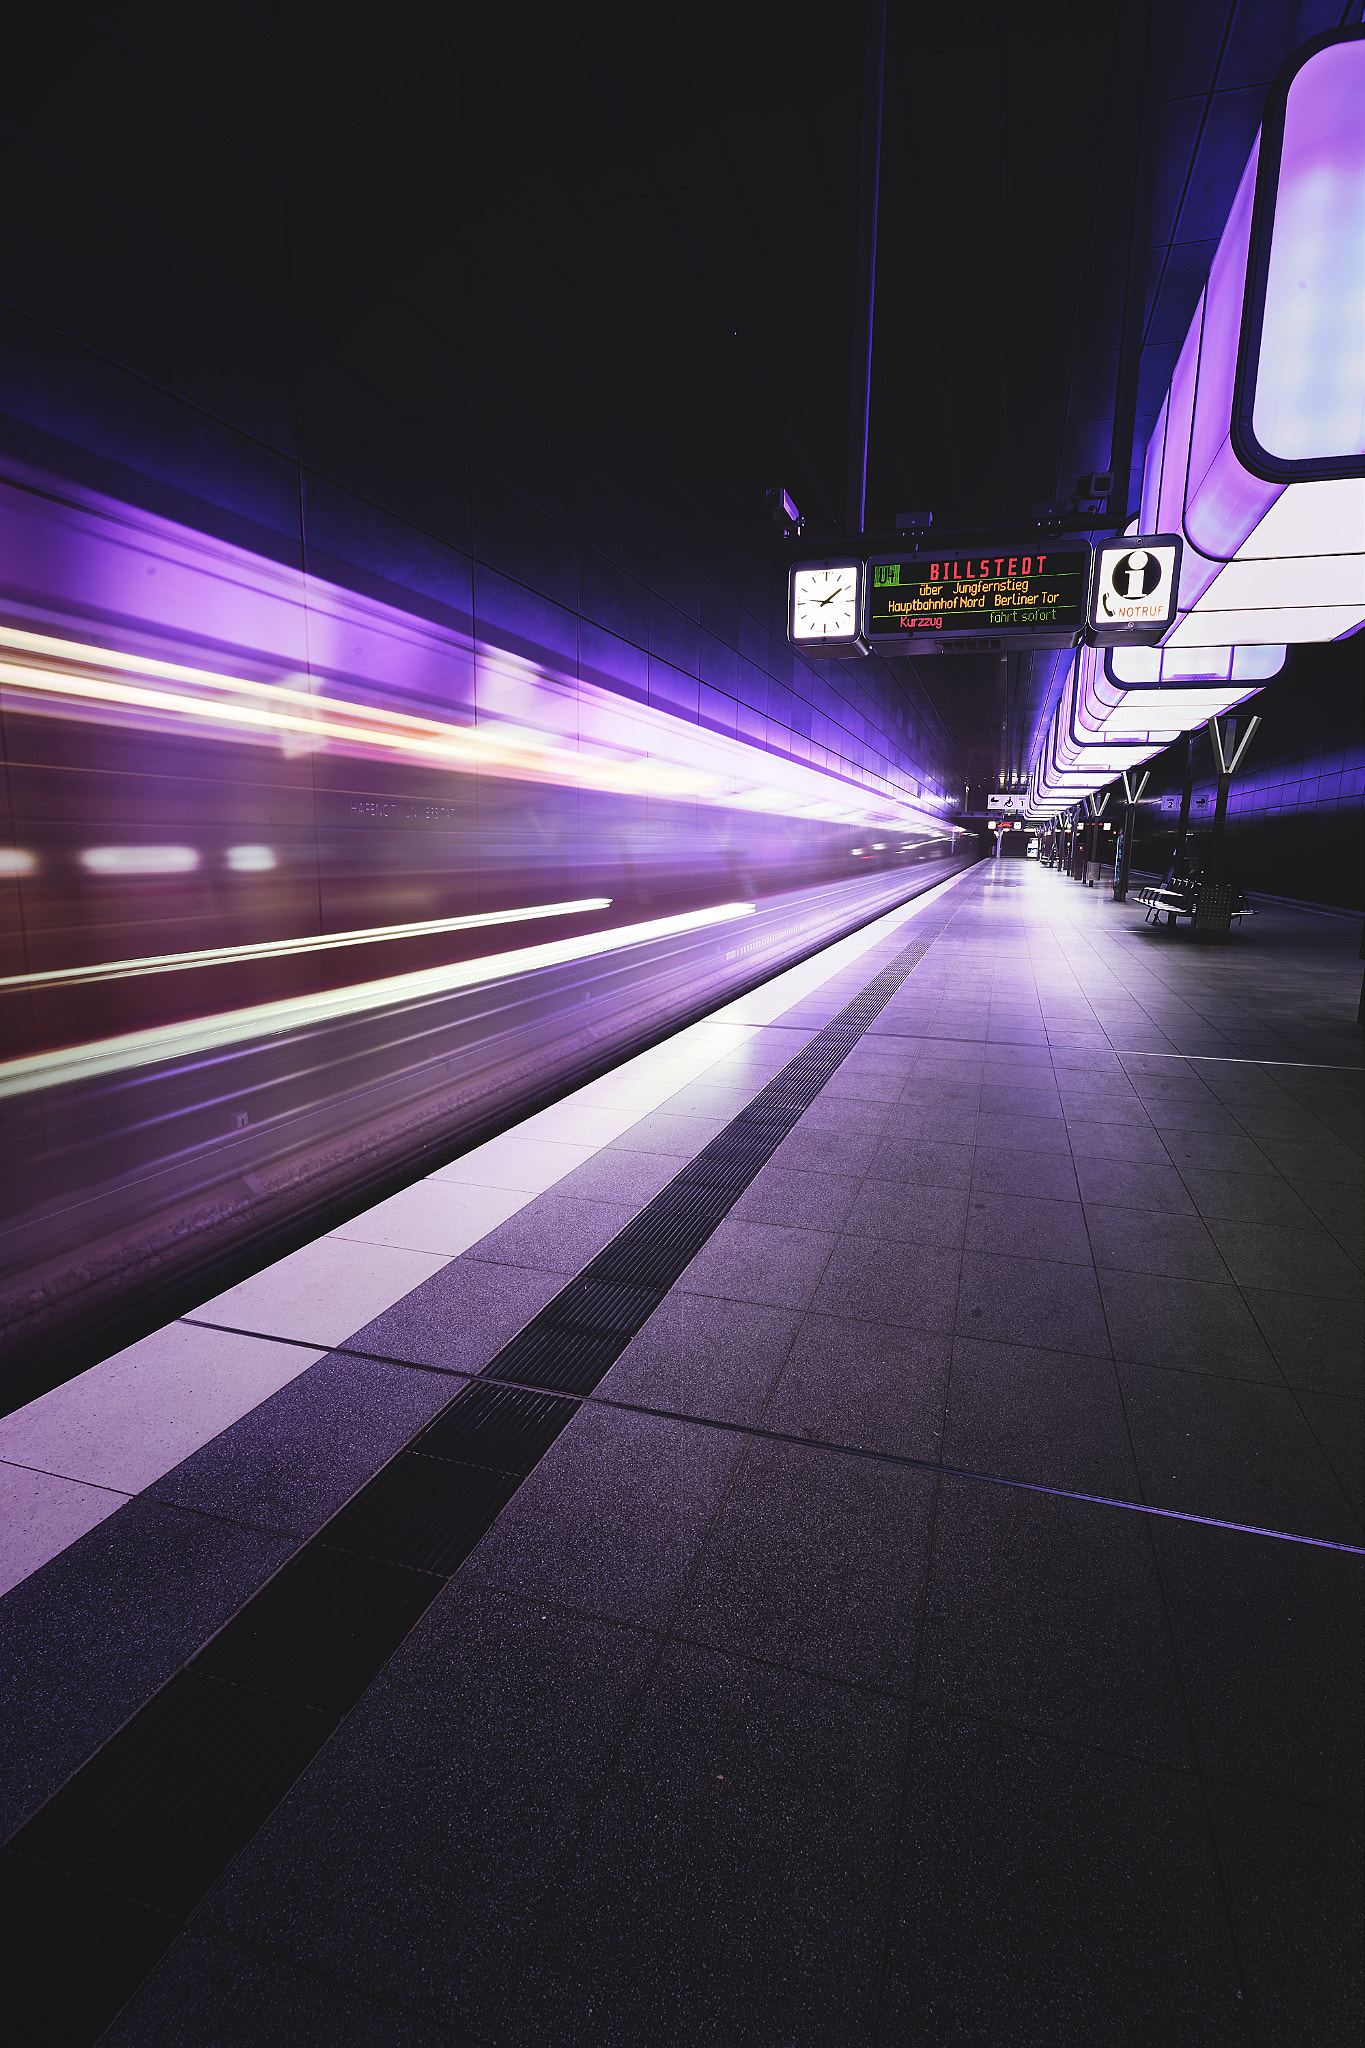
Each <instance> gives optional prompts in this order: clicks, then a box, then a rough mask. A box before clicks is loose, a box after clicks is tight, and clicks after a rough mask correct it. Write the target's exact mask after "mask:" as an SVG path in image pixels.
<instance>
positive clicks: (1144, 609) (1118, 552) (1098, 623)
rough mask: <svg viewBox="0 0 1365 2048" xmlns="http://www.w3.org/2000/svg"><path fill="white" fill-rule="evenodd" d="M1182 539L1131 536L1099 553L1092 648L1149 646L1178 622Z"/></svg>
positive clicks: (1089, 633)
mask: <svg viewBox="0 0 1365 2048" xmlns="http://www.w3.org/2000/svg"><path fill="white" fill-rule="evenodd" d="M1180 550H1181V543H1180V536H1179V535H1178V534H1174V533H1152V534H1130V535H1127V536H1126V537H1125V538H1123V539H1121V540H1116V541H1110V542H1108V543H1106V545H1105V546H1103V547H1100V548H1097V549H1096V550H1095V577H1094V582H1093V584H1092V585H1091V591H1090V616H1089V618H1088V619H1087V620H1086V631H1085V637H1086V639H1087V640H1088V641H1089V642H1090V645H1091V646H1092V647H1123V646H1133V645H1137V646H1142V645H1144V644H1147V645H1150V644H1151V643H1152V642H1154V641H1156V640H1159V639H1160V638H1161V636H1162V634H1163V633H1164V632H1165V631H1166V629H1167V627H1168V626H1170V625H1172V624H1173V623H1174V621H1175V600H1176V592H1177V591H1178V589H1179V587H1180Z"/></svg>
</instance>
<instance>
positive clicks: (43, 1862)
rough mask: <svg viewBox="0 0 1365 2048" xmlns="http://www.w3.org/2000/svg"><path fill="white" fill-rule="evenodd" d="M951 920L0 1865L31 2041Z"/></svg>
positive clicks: (685, 1256) (142, 1926) (273, 1761)
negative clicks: (29, 2013) (30, 2014)
mask: <svg viewBox="0 0 1365 2048" xmlns="http://www.w3.org/2000/svg"><path fill="white" fill-rule="evenodd" d="M947 922H948V920H947V919H946V918H944V919H942V920H941V921H940V922H939V923H937V924H936V925H935V926H934V927H933V928H932V929H931V930H929V931H926V932H921V933H920V934H919V936H918V937H917V938H916V939H915V941H914V943H913V944H911V945H910V946H907V947H906V948H905V949H904V951H903V952H901V953H900V954H899V955H898V956H897V957H896V959H895V960H894V961H892V962H891V964H890V965H889V966H888V967H885V968H883V969H882V971H881V973H879V974H877V975H876V976H874V978H873V979H872V980H871V981H870V982H869V983H868V984H867V986H866V988H864V989H863V990H861V992H860V993H859V994H858V995H857V996H855V997H854V999H853V1001H852V1002H850V1003H849V1004H848V1005H847V1006H846V1007H845V1008H844V1009H843V1010H841V1011H840V1013H839V1015H838V1016H837V1017H835V1018H834V1019H833V1021H832V1022H831V1023H830V1024H828V1025H827V1026H826V1027H825V1029H824V1030H823V1031H821V1032H820V1033H818V1035H817V1036H816V1037H815V1038H813V1039H812V1040H811V1041H810V1043H809V1044H808V1045H807V1046H805V1047H804V1048H803V1049H802V1051H800V1052H799V1053H797V1054H796V1055H795V1057H794V1058H793V1059H791V1060H790V1061H789V1062H788V1064H787V1065H786V1066H785V1067H784V1068H783V1069H782V1071H781V1073H779V1074H776V1075H774V1076H773V1078H772V1080H771V1081H769V1082H768V1083H767V1085H766V1086H765V1087H764V1088H762V1089H760V1091H759V1093H758V1094H757V1095H756V1096H755V1097H754V1098H753V1100H752V1101H751V1102H750V1103H748V1104H747V1105H746V1107H745V1108H744V1109H742V1110H741V1111H740V1112H739V1114H738V1115H737V1116H736V1117H735V1118H734V1119H733V1120H732V1121H731V1122H730V1123H729V1124H727V1126H726V1128H725V1129H724V1130H723V1131H721V1132H720V1133H719V1135H718V1136H717V1137H715V1138H713V1139H712V1141H711V1143H710V1144H709V1145H706V1146H705V1147H704V1148H703V1149H702V1150H701V1151H700V1152H699V1153H697V1155H696V1157H695V1158H693V1159H691V1160H689V1162H688V1163H687V1165H686V1166H684V1167H683V1168H682V1169H681V1171H680V1172H679V1173H678V1174H677V1175H676V1176H675V1178H674V1179H673V1180H672V1181H670V1182H669V1184H668V1186H667V1187H666V1188H664V1189H663V1190H662V1191H661V1192H660V1193H659V1194H658V1195H656V1196H655V1198H654V1200H653V1201H652V1202H650V1203H649V1204H648V1205H647V1206H646V1207H645V1208H644V1209H642V1210H641V1211H640V1213H639V1215H638V1216H636V1217H634V1218H633V1219H632V1221H631V1222H630V1223H628V1224H627V1225H626V1226H625V1228H624V1229H623V1230H622V1231H620V1232H619V1233H618V1235H617V1236H616V1237H615V1238H613V1240H612V1242H611V1243H610V1244H609V1245H607V1246H606V1247H605V1248H604V1249H603V1250H602V1251H601V1252H599V1253H598V1255H597V1257H596V1258H595V1259H593V1260H592V1261H591V1262H590V1264H589V1265H587V1266H586V1267H585V1268H584V1269H583V1271H582V1272H581V1273H579V1274H578V1275H577V1276H576V1277H575V1278H574V1279H572V1280H571V1281H570V1282H569V1283H568V1285H567V1286H566V1287H564V1288H562V1289H561V1290H560V1292H559V1293H558V1294H557V1295H556V1296H555V1299H554V1300H553V1301H552V1302H550V1303H549V1304H548V1305H547V1306H546V1307H545V1308H544V1309H542V1310H541V1312H540V1314H539V1315H538V1316H536V1317H535V1319H534V1320H533V1321H532V1322H531V1323H529V1324H528V1325H527V1326H526V1328H525V1329H524V1330H522V1331H521V1332H520V1334H519V1335H518V1336H516V1337H514V1338H513V1339H512V1341H511V1342H510V1343H509V1344H506V1345H504V1346H503V1348H502V1350H501V1351H500V1352H499V1353H498V1355H497V1357H496V1358H494V1359H493V1360H492V1362H491V1363H490V1364H489V1365H487V1366H485V1367H484V1370H483V1374H482V1375H480V1377H478V1378H476V1379H474V1380H472V1381H471V1382H469V1383H468V1384H467V1385H466V1386H465V1387H464V1388H462V1390H461V1391H460V1392H459V1393H458V1394H456V1395H455V1396H454V1397H453V1398H452V1399H451V1400H450V1401H449V1402H448V1403H447V1404H446V1406H445V1407H444V1408H443V1409H442V1410H441V1411H440V1413H439V1414H438V1415H436V1416H435V1417H434V1418H433V1419H432V1420H431V1421H430V1422H428V1423H427V1424H426V1425H425V1426H424V1427H423V1428H422V1429H421V1430H420V1431H419V1432H418V1434H417V1435H416V1436H415V1437H414V1438H413V1439H412V1441H411V1442H410V1443H409V1444H408V1445H407V1446H406V1447H405V1448H404V1449H403V1450H401V1451H400V1452H398V1453H397V1455H396V1456H395V1457H393V1458H391V1459H390V1460H389V1462H388V1464H387V1465H385V1466H384V1467H383V1468H382V1469H381V1470H380V1471H379V1472H377V1473H376V1474H375V1476H374V1478H373V1479H371V1480H370V1481H369V1483H368V1484H367V1485H366V1486H363V1487H362V1488H361V1490H360V1491H359V1493H357V1494H356V1495H355V1496H354V1497H353V1498H352V1499H351V1500H349V1501H348V1502H347V1503H346V1505H345V1507H343V1508H342V1509H340V1511H339V1512H338V1513H337V1514H335V1515H334V1516H333V1517H332V1519H331V1521H330V1522H328V1523H327V1524H326V1525H325V1526H324V1527H323V1528H322V1529H321V1530H319V1532H318V1534H317V1535H316V1536H314V1537H313V1538H312V1539H311V1541H309V1542H308V1543H306V1544H304V1545H303V1547H302V1548H301V1549H300V1550H299V1551H298V1552H296V1554H295V1555H294V1557H293V1558H292V1559H291V1560H290V1562H289V1563H288V1564H287V1565H285V1566H284V1567H283V1569H282V1570H281V1571H279V1572H278V1573H277V1574H276V1575H275V1577H274V1578H273V1579H271V1580H270V1582H269V1583H268V1584H267V1585H265V1586H263V1587H262V1588H261V1590H260V1592H258V1593H257V1594H256V1595H255V1596H254V1597H253V1598H252V1599H251V1600H249V1601H248V1602H247V1604H246V1606H245V1607H243V1608H242V1610H241V1612H240V1613H239V1614H237V1615H236V1616H235V1617H234V1618H233V1620H232V1621H230V1622H229V1623H228V1624H227V1626H226V1627H225V1628H224V1629H222V1630H221V1631H220V1633H219V1634H218V1635H217V1636H215V1637H214V1639H213V1640H212V1642H210V1643H209V1644H207V1645H206V1647H205V1648H204V1649H203V1650H201V1651H200V1652H199V1654H198V1655H197V1656H196V1657H195V1658H194V1659H193V1660H192V1662H191V1663H190V1664H189V1665H188V1666H187V1668H186V1669H184V1670H182V1671H181V1672H180V1673H179V1674H178V1675H177V1676H176V1677H175V1678H173V1679H171V1681H170V1682H169V1684H167V1685H165V1686H163V1688H162V1689H161V1691H160V1692H159V1693H158V1694H157V1695H156V1696H155V1698H154V1699H152V1700H151V1701H149V1702H148V1704H147V1705H146V1706H145V1707H144V1708H143V1709H142V1711H141V1712H140V1713H139V1714H137V1715H135V1716H134V1718H133V1719H132V1720H131V1721H130V1722H129V1723H128V1724H127V1725H126V1727H124V1728H122V1729H121V1730H120V1731H119V1733H118V1734H117V1735H115V1736H114V1737H112V1739H111V1740H110V1741H109V1742H107V1743H106V1744H105V1746H104V1748H103V1749H101V1750H100V1751H98V1753H97V1754H96V1755H95V1756H93V1757H92V1758H91V1759H90V1761H89V1762H88V1763H87V1764H85V1765H84V1767H83V1768H82V1769H81V1770H79V1771H78V1772H77V1773H76V1774H75V1776H74V1777H73V1778H71V1779H70V1780H69V1781H68V1783H67V1784H65V1785H64V1786H63V1787H62V1788H61V1790H60V1791H58V1792H56V1793H54V1794H53V1796H52V1798H51V1799H49V1800H48V1801H47V1803H46V1805H45V1806H43V1807H42V1808H41V1809H40V1810H39V1811H38V1813H36V1814H35V1815H34V1816H33V1818H32V1819H31V1820H29V1821H28V1822H27V1823H26V1824H25V1825H24V1826H23V1827H22V1828H20V1830H19V1832H18V1833H17V1834H16V1835H15V1836H14V1837H13V1838H12V1840H11V1841H10V1843H9V1845H8V1847H7V1849H5V1850H4V1851H0V1913H2V1914H3V1918H4V1919H5V1921H6V1922H7V1926H8V1930H9V1932H10V1933H11V1934H12V1935H14V1936H15V1937H16V1943H17V1945H16V1953H15V1959H14V1962H13V1965H12V1967H11V1969H10V1972H9V1979H8V1982H9V1987H10V1997H9V2000H8V2001H7V2003H10V2004H12V2003H13V2002H14V2001H15V2000H16V1999H18V2000H20V2001H22V1999H23V1997H24V1996H25V1995H27V1996H28V1997H29V1998H30V1999H31V2000H32V2001H33V2012H34V2015H35V2018H34V2023H33V2026H32V2028H31V2031H30V2032H29V2033H28V2034H27V2035H26V2036H25V2038H31V2039H35V2040H36V2039H42V2040H43V2041H44V2042H46V2043H50V2044H52V2048H68V2044H69V2048H84V2044H86V2043H90V2042H93V2041H95V2040H96V2039H97V2038H98V2036H99V2034H100V2033H101V2032H102V2031H103V2030H104V2028H105V2027H107V2026H108V2024H109V2022H110V2020H111V2019H112V2018H113V2017H114V2015H115V2014H116V2013H117V2011H118V2010H119V2008H120V2007H121V2006H122V2005H123V2004H124V2003H125V2002H126V2000H127V1999H128V1998H129V1997H130V1996H131V1995H132V1993H133V1991H134V1990H136V1988H137V1986H138V1985H139V1984H140V1983H141V1982H142V1981H143V1980H144V1978H145V1977H146V1976H147V1975H148V1974H149V1972H150V1971H151V1970H152V1969H153V1968H154V1967H155V1966H156V1963H157V1961H158V1960H159V1959H160V1957H161V1956H162V1954H164V1952H165V1950H166V1948H167V1947H168V1945H169V1943H170V1942H171V1941H172V1940H173V1939H174V1937H175V1935H176V1933H177V1932H178V1931H179V1928H180V1926H181V1925H182V1924H183V1922H184V1920H185V1919H186V1918H187V1917H188V1915H189V1914H190V1913H191V1912H193V1910H194V1908H195V1907H196V1906H197V1905H198V1903H199V1901H200V1900H201V1899H202V1898H203V1896H204V1894H205V1892H206V1891H207V1890H208V1888H209V1886H210V1885H211V1884H213V1883H214V1881H215V1880H216V1879H217V1878H218V1877H219V1876H220V1875H221V1873H222V1872H223V1871H224V1870H225V1869H226V1868H227V1866H228V1864H229V1863H231V1862H232V1860H233V1858H234V1857H235V1856H237V1855H238V1854H239V1853H240V1852H241V1850H242V1849H243V1848H245V1846H246V1844H247V1842H249V1841H250V1839H251V1837H252V1836H253V1835H254V1834H255V1832H256V1830H257V1829H258V1828H259V1827H260V1826H261V1824H262V1823H263V1822H264V1821H265V1819H266V1818H267V1816H268V1815H269V1814H270V1812H271V1811H272V1809H273V1808H274V1807H275V1805H276V1804H277V1803H278V1801H279V1800H280V1799H282V1798H283V1797H284V1795H285V1793H286V1792H287V1791H288V1790H289V1788H290V1787H291V1786H292V1785H293V1784H294V1782H295V1780H296V1779H297V1778H298V1777H299V1775H300V1773H301V1772H302V1771H303V1770H304V1769H305V1768H306V1766H307V1765H308V1764H309V1763H310V1762H311V1760H312V1758H313V1757H314V1756H315V1755H316V1754H317V1751H318V1750H319V1749H320V1748H321V1746H322V1744H323V1743H324V1742H325V1741H326V1739H327V1736H328V1735H329V1734H330V1733H331V1731H332V1729H333V1728H334V1727H335V1726H336V1724H337V1721H338V1720H339V1719H340V1717H341V1715H343V1714H344V1713H346V1712H347V1711H348V1710H349V1709H350V1708H351V1707H352V1706H353V1705H354V1704H355V1702H356V1701H357V1700H358V1699H359V1698H360V1697H361V1695H362V1694H363V1693H364V1692H365V1690H366V1689H367V1687H368V1686H369V1685H370V1684H371V1683H372V1682H373V1680H374V1678H375V1677H376V1675H377V1674H378V1672H379V1671H380V1669H381V1668H382V1666H383V1665H384V1664H385V1663H386V1662H387V1660H388V1658H390V1657H391V1656H392V1655H393V1653H394V1651H395V1650H396V1649H397V1648H398V1646H399V1644H400V1643H401V1642H402V1641H403V1639H404V1637H405V1636H407V1634H408V1633H409V1631H410V1630H411V1629H412V1628H413V1627H414V1625H415V1624H416V1623H417V1622H418V1621H419V1620H420V1619H421V1617H422V1615H423V1614H424V1613H425V1612H426V1610H427V1608H428V1607H429V1606H430V1605H431V1603H432V1601H433V1600H434V1599H435V1598H436V1596H437V1594H438V1593H439V1592H440V1590H441V1588H442V1587H443V1586H444V1585H445V1583H446V1581H447V1580H448V1579H449V1577H450V1576H451V1574H452V1573H454V1572H456V1571H458V1570H459V1567H460V1566H461V1564H462V1563H463V1562H464V1560H465V1558H466V1557H468V1555H469V1553H470V1551H471V1550H473V1548H474V1546H475V1544H477V1543H478V1542H479V1540H480V1538H481V1537H482V1536H484V1535H485V1534H486V1533H487V1531H488V1529H489V1528H490V1527H491V1525H492V1523H493V1522H494V1520H495V1519H496V1518H497V1516H498V1515H499V1513H500V1512H501V1511H502V1509H503V1508H504V1507H505V1506H506V1504H507V1502H508V1501H509V1500H510V1499H511V1497H512V1495H513V1494H514V1493H515V1492H516V1490H517V1488H518V1487H519V1486H520V1485H521V1483H522V1480H523V1479H524V1478H525V1477H526V1476H527V1474H528V1473H530V1472H531V1471H532V1470H533V1469H534V1468H535V1466H536V1465H537V1464H538V1463H539V1461H540V1459H541V1458H542V1457H543V1456H544V1454H545V1452H546V1451H547V1450H548V1449H549V1448H550V1446H551V1444H552V1443H553V1442H554V1440H555V1438H556V1437H557V1436H558V1435H559V1433H560V1431H561V1430H562V1429H563V1428H564V1427H565V1425H566V1424H567V1423H568V1422H569V1421H571V1420H572V1418H573V1416H574V1415H576V1414H577V1412H578V1408H579V1405H580V1398H581V1397H582V1396H583V1395H585V1394H589V1393H591V1392H592V1390H593V1389H594V1388H595V1387H596V1386H597V1385H598V1383H599V1382H600V1381H601V1380H602V1378H603V1377H604V1376H605V1375H606V1374H607V1373H608V1372H609V1371H610V1370H611V1368H612V1366H613V1365H614V1364H615V1362H616V1360H617V1359H618V1358H619V1357H620V1355H621V1353H622V1352H623V1351H624V1350H625V1348H626V1346H627V1344H629V1342H630V1340H631V1338H632V1337H634V1336H635V1334H636V1333H637V1331H639V1330H640V1329H641V1328H642V1327H643V1325H644V1324H645V1323H646V1322H647V1321H648V1319H649V1317H650V1316H651V1315H652V1314H653V1313H654V1310H655V1309H656V1308H657V1307H658V1305H659V1303H660V1302H661V1301H662V1300H663V1297H664V1295H665V1294H666V1293H667V1292H668V1290H669V1288H670V1287H671V1286H672V1285H673V1284H674V1282H675V1281H676V1280H677V1279H678V1278H679V1277H680V1275H681V1274H682V1273H683V1271H684V1270H685V1269H686V1267H687V1266H688V1264H689V1263H690V1262H691V1260H692V1259H693V1258H695V1257H696V1255H697V1253H698V1252H699V1251H700V1250H701V1248H702V1246H703V1245H704V1244H705V1243H706V1241H707V1239H708V1238H709V1237H710V1236H711V1234H712V1232H713V1231H714V1230H715V1228H716V1226H717V1224H718V1223H720V1222H721V1221H722V1220H723V1218H724V1217H725V1216H726V1215H727V1214H728V1212H729V1210H730V1209H731V1207H732V1206H733V1204H734V1203H735V1201H736V1200H737V1198H738V1197H739V1196H740V1195H741V1194H742V1193H743V1191H744V1189H745V1188H746V1187H748V1185H749V1183H750V1182H751V1181H752V1180H753V1178H754V1176H755V1175H756V1174H757V1173H758V1172H759V1171H760V1169H761V1168H762V1167H763V1166H765V1165H766V1164H767V1162H768V1160H769V1159H771V1157H772V1155H773V1153H774V1152H775V1151H776V1150H777V1148H778V1146H779V1145H780V1144H781V1143H782V1141H783V1139H784V1138H785V1137H787V1136H788V1134H789V1133H790V1132H791V1131H792V1129H793V1128H794V1127H795V1125H796V1124H797V1123H798V1122H799V1120H800V1118H801V1117H802V1116H803V1115H804V1114H805V1112H806V1111H807V1110H808V1109H809V1108H810V1106H811V1104H812V1103H813V1102H814V1101H815V1099H816V1097H817V1096H818V1095H819V1093H820V1091H821V1089H822V1088H823V1087H824V1086H825V1083H826V1082H827V1081H828V1080H829V1078H830V1076H831V1074H833V1073H834V1072H835V1071H836V1070H837V1069H838V1067H839V1066H840V1065H841V1064H842V1062H843V1061H844V1059H846V1058H847V1056H848V1054H849V1052H851V1050H852V1049H853V1047H854V1046H855V1045H856V1044H857V1043H858V1041H859V1039H860V1038H861V1037H862V1035H863V1033H864V1032H865V1031H866V1030H867V1027H868V1025H869V1024H871V1023H872V1022H873V1021H874V1020H875V1018H876V1017H877V1016H878V1015H879V1014H880V1012H881V1011H882V1010H883V1009H884V1008H885V1006H886V1004H887V1003H888V1002H889V1001H890V1000H891V997H892V996H893V995H894V994H895V993H896V991H897V989H898V988H900V986H901V984H902V983H903V982H904V980H905V979H906V976H907V975H908V974H909V973H910V972H911V971H912V969H913V968H914V966H915V965H916V963H917V962H918V961H919V960H921V959H922V958H923V957H924V954H925V953H926V952H927V951H928V949H929V947H930V946H931V945H932V944H933V942H934V940H935V939H936V938H937V937H938V935H939V933H940V932H941V931H942V930H943V929H944V927H945V925H946V924H947ZM490 1381H491V1382H502V1383H504V1384H488V1382H490ZM509 1381H510V1382H513V1384H512V1385H507V1384H505V1383H506V1382H509ZM538 1389H542V1390H543V1391H537V1390H538ZM21 2025H22V2022H21Z"/></svg>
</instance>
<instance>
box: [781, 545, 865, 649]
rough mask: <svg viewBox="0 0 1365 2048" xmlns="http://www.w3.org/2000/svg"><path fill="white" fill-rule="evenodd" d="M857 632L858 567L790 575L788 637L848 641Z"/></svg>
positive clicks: (847, 564)
mask: <svg viewBox="0 0 1365 2048" xmlns="http://www.w3.org/2000/svg"><path fill="white" fill-rule="evenodd" d="M857 631H858V566H857V564H856V562H847V563H845V564H844V565H843V567H842V568H836V569H796V570H794V571H793V573H792V637H793V639H796V640H851V639H853V637H854V635H855V634H856V633H857Z"/></svg>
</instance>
